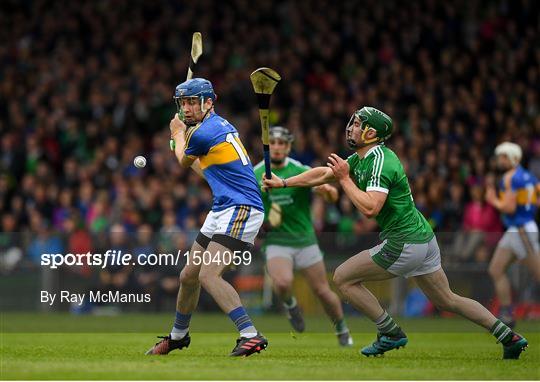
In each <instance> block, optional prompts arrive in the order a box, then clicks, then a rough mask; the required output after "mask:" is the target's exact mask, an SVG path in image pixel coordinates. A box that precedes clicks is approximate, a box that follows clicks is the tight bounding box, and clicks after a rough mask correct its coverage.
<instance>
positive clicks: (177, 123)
mask: <svg viewBox="0 0 540 382" xmlns="http://www.w3.org/2000/svg"><path fill="white" fill-rule="evenodd" d="M169 129H171V138H172V139H174V137H176V136H177V135H178V134H182V135H184V134H185V133H186V124H185V123H184V122H183V121H182V120H181V119H180V117H178V113H175V114H174V117H173V119H171V122H170V123H169Z"/></svg>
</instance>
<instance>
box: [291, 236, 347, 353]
mask: <svg viewBox="0 0 540 382" xmlns="http://www.w3.org/2000/svg"><path fill="white" fill-rule="evenodd" d="M315 247H317V248H316V249H317V251H318V252H319V253H320V250H319V248H318V245H315ZM308 248H309V247H308ZM301 271H302V274H303V275H304V277H305V279H306V281H307V283H308V284H309V286H310V288H311V290H312V291H313V293H315V295H316V296H317V298H318V299H319V301H321V303H322V306H323V308H324V310H325V312H326V314H327V315H328V317H330V319H331V320H332V323H333V324H334V329H335V331H336V335H337V337H338V342H339V344H340V345H341V346H352V344H353V340H352V337H351V335H350V331H349V328H348V327H347V324H346V322H345V317H344V315H343V307H342V306H341V300H340V299H339V297H338V295H337V294H336V293H334V291H332V289H330V285H329V283H328V279H327V273H326V267H325V265H324V262H323V261H322V260H319V261H317V262H316V263H315V264H311V265H309V266H308V267H306V268H303V269H302V270H301Z"/></svg>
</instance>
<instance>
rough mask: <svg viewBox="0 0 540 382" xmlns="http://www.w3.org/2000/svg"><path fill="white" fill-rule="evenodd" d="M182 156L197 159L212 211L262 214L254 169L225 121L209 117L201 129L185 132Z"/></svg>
mask: <svg viewBox="0 0 540 382" xmlns="http://www.w3.org/2000/svg"><path fill="white" fill-rule="evenodd" d="M185 154H186V155H187V156H189V157H192V158H195V157H197V158H199V161H200V164H201V169H202V171H203V173H204V177H205V178H206V181H207V182H208V184H209V185H210V188H211V189H212V195H213V198H214V203H213V206H212V211H221V210H224V209H226V208H229V207H233V206H239V205H246V206H252V207H254V208H256V209H258V210H259V211H264V207H263V204H262V199H261V191H260V189H259V186H258V185H257V179H256V178H255V174H254V172H253V165H252V164H251V161H250V159H249V156H248V154H247V152H246V149H245V148H244V145H242V142H241V141H240V138H239V137H238V131H236V129H235V127H234V126H233V125H231V124H230V123H229V122H228V121H227V120H226V119H224V118H221V117H220V116H218V115H217V114H215V113H211V114H210V116H209V117H208V118H206V119H205V120H204V121H203V122H202V123H201V124H200V125H198V126H195V127H192V128H191V129H190V130H188V132H187V135H186V149H185Z"/></svg>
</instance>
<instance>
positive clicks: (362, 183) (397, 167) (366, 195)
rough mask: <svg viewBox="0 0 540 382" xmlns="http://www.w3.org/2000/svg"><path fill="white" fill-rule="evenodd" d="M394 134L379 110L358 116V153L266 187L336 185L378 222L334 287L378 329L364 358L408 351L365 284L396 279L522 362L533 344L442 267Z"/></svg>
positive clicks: (353, 126) (353, 133) (350, 140)
mask: <svg viewBox="0 0 540 382" xmlns="http://www.w3.org/2000/svg"><path fill="white" fill-rule="evenodd" d="M391 134H392V119H391V118H390V117H389V116H388V115H386V114H385V113H383V112H381V111H379V110H377V109H375V108H373V107H363V108H362V109H360V110H357V111H356V112H355V113H354V114H353V116H352V117H351V120H350V121H349V123H348V125H347V129H346V138H347V144H348V145H349V147H350V148H351V149H353V150H355V151H356V153H355V154H353V155H351V156H350V157H349V158H348V159H347V161H345V160H343V159H342V158H340V157H339V156H338V155H336V154H332V155H331V156H330V157H329V158H328V167H317V168H313V169H311V170H309V171H306V172H304V173H302V174H300V175H297V176H294V177H292V178H288V179H281V178H279V177H278V176H275V175H273V176H272V179H265V180H264V185H265V187H268V188H279V187H287V186H289V187H313V186H318V185H321V184H325V183H328V182H332V181H335V180H337V181H338V182H339V183H340V185H341V186H342V188H343V190H344V191H345V193H346V194H347V196H348V197H349V198H350V199H351V201H352V202H353V204H354V205H355V206H356V208H358V209H359V210H360V212H362V213H363V214H364V215H366V216H367V217H368V218H375V219H376V220H377V223H378V224H379V227H380V229H381V234H380V238H381V240H382V243H381V244H379V245H378V246H376V247H374V248H371V249H370V250H366V251H362V252H360V253H359V254H357V255H355V256H353V257H351V258H350V259H349V260H347V261H346V262H344V263H343V264H341V265H340V266H339V267H338V268H337V269H336V271H335V274H334V281H335V283H336V284H337V285H338V287H339V288H340V290H341V292H342V293H343V294H344V295H345V297H346V298H347V299H348V301H349V302H350V303H351V304H353V305H354V306H355V307H356V308H357V309H359V310H360V311H362V312H363V313H365V314H366V316H367V317H368V318H370V319H371V320H372V321H373V322H374V323H375V324H376V325H377V328H378V334H377V339H376V341H375V342H374V343H373V344H372V345H369V346H366V347H364V348H363V349H362V350H361V353H362V354H364V355H366V356H370V355H374V356H375V355H380V354H383V353H385V352H386V351H389V350H392V349H396V348H399V347H402V346H405V345H406V344H407V342H408V339H407V336H406V335H405V333H404V332H403V330H401V328H400V327H399V326H398V325H397V324H396V323H395V322H394V320H393V319H392V317H390V315H389V314H388V313H387V312H386V311H385V310H384V309H383V308H382V307H381V305H380V304H379V302H378V301H377V299H376V298H375V296H373V294H372V293H371V292H370V291H369V290H368V289H367V288H366V287H365V286H364V285H363V283H364V282H365V281H372V280H373V281H375V280H386V279H390V278H393V277H396V276H404V277H414V278H415V281H416V283H417V284H418V286H419V287H420V288H421V289H422V290H423V292H424V293H425V294H426V296H427V297H428V298H429V299H430V300H431V301H432V302H433V303H434V304H435V306H436V307H437V308H439V309H440V310H446V311H450V312H454V313H457V314H459V315H461V316H463V317H465V318H467V319H469V320H471V321H473V322H475V323H476V324H478V325H481V326H483V327H484V328H486V329H488V330H489V331H490V332H491V333H492V334H493V335H494V336H495V337H496V338H497V341H498V342H501V343H502V345H503V358H505V359H506V358H519V355H520V354H521V352H522V351H523V349H524V348H525V347H526V346H527V340H526V339H525V338H523V337H521V336H520V335H518V334H516V333H514V332H513V331H512V329H510V328H509V327H508V326H506V325H505V324H504V323H502V322H501V321H500V320H498V319H497V318H496V317H495V316H494V315H493V314H491V313H490V312H489V310H487V309H486V308H485V307H484V306H482V305H481V304H480V303H478V302H476V301H474V300H471V299H469V298H465V297H462V296H459V295H457V294H455V293H454V292H452V290H451V289H450V286H449V285H448V279H447V278H446V274H445V273H444V271H443V270H442V268H441V259H440V252H439V247H438V245H437V240H436V238H435V236H434V234H433V231H432V229H431V227H430V226H429V224H428V223H427V221H426V219H425V218H424V217H423V216H422V214H421V213H420V212H419V211H418V210H417V209H416V207H415V205H414V201H413V198H412V195H411V190H410V188H409V182H408V180H407V176H406V175H405V171H404V169H403V166H402V165H401V162H400V161H399V158H398V157H397V156H396V154H395V153H394V152H393V151H392V150H390V149H389V148H387V147H386V146H385V145H384V142H385V141H386V140H387V139H388V138H389V137H390V135H391Z"/></svg>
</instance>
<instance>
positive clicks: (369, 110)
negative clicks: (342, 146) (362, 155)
mask: <svg viewBox="0 0 540 382" xmlns="http://www.w3.org/2000/svg"><path fill="white" fill-rule="evenodd" d="M355 118H358V119H360V121H362V125H361V129H362V130H364V131H366V132H367V130H368V129H373V130H375V132H376V137H377V138H376V139H375V140H372V141H369V142H364V144H370V143H373V142H375V141H376V142H384V141H386V140H387V139H388V138H390V136H391V135H392V131H393V124H392V118H390V117H389V116H388V115H387V114H385V113H383V112H382V111H380V110H378V109H375V108H374V107H371V106H364V107H363V108H361V109H360V110H356V111H355V112H354V113H353V115H352V117H351V120H350V121H349V124H348V125H347V143H348V144H349V146H351V148H356V147H358V145H359V143H360V142H355V141H354V140H353V139H352V137H351V134H352V126H353V125H354V119H355ZM362 135H363V134H362Z"/></svg>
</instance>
